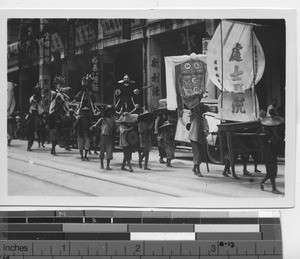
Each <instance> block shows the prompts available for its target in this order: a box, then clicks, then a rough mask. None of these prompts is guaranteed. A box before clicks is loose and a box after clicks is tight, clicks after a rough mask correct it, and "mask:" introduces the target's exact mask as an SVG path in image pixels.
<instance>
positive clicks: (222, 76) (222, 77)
mask: <svg viewBox="0 0 300 259" xmlns="http://www.w3.org/2000/svg"><path fill="white" fill-rule="evenodd" d="M220 25H221V26H220V33H221V68H222V75H221V79H222V96H221V123H222V118H223V116H222V110H223V98H224V95H223V90H224V85H223V81H224V71H223V47H224V46H223V31H222V27H223V25H222V20H221V23H220Z"/></svg>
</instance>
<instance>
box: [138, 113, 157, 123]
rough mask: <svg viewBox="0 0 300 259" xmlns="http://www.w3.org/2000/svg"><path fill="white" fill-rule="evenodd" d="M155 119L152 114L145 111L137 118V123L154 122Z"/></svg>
mask: <svg viewBox="0 0 300 259" xmlns="http://www.w3.org/2000/svg"><path fill="white" fill-rule="evenodd" d="M155 118H156V116H155V114H154V113H153V112H148V111H145V112H143V113H142V114H140V115H139V116H138V120H139V121H154V120H155Z"/></svg>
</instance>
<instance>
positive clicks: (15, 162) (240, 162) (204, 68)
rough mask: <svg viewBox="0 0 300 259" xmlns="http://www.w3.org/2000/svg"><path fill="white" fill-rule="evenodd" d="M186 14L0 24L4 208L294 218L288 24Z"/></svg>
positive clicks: (17, 18) (289, 20)
mask: <svg viewBox="0 0 300 259" xmlns="http://www.w3.org/2000/svg"><path fill="white" fill-rule="evenodd" d="M195 13H196V12H195V11H194V12H192V14H190V13H189V12H187V13H186V14H185V15H182V17H178V15H177V16H176V15H174V18H172V17H171V18H170V17H169V16H165V15H164V14H162V15H161V16H160V17H159V13H156V15H154V16H153V17H152V16H151V15H144V16H141V15H136V14H134V12H133V13H132V16H130V17H128V13H127V14H126V15H124V13H122V12H121V13H120V14H119V16H117V15H116V14H114V15H112V16H109V15H108V14H107V13H105V12H104V13H103V14H102V13H101V12H98V14H96V13H95V12H93V13H92V15H85V17H82V15H84V14H85V13H83V14H81V15H78V16H76V15H75V16H74V15H70V13H68V12H66V13H65V15H64V16H62V15H61V13H60V15H59V17H56V16H55V12H53V13H51V14H52V15H53V16H51V15H49V13H47V14H43V13H42V12H41V13H40V14H39V16H38V15H36V14H38V13H35V15H34V16H33V18H31V17H27V16H28V15H24V16H22V13H18V15H11V16H9V15H8V17H7V18H6V19H2V21H3V22H2V23H3V25H2V27H5V28H6V34H7V38H6V39H7V45H6V46H2V45H1V52H5V54H7V63H6V64H7V66H6V67H5V70H6V71H4V73H2V74H3V76H4V77H5V79H3V80H2V81H3V82H4V81H6V85H7V115H6V117H5V120H3V121H5V123H7V124H6V125H7V127H6V129H7V140H5V142H3V143H6V145H7V149H6V150H7V151H6V158H7V168H6V174H7V175H6V176H5V178H3V179H4V181H2V182H1V186H4V187H5V188H4V189H5V191H6V193H5V195H6V197H7V199H8V200H9V201H11V202H16V203H19V202H20V200H19V199H20V198H22V197H23V198H24V200H25V204H27V203H29V204H30V203H31V202H33V203H34V204H41V205H43V204H49V203H50V204H57V203H58V204H73V202H74V203H76V204H77V203H80V204H84V205H85V204H89V201H93V202H95V203H96V204H99V205H103V204H105V205H107V204H119V202H123V201H125V204H128V203H129V204H131V203H130V202H131V201H138V204H139V205H141V206H143V204H144V205H146V204H151V206H154V207H155V206H177V205H178V204H180V205H181V206H187V207H210V206H216V207H224V206H226V207H229V206H230V207H231V206H234V207H235V206H236V205H234V204H235V203H234V202H235V201H236V204H238V206H245V202H246V203H247V206H252V207H256V206H258V207H259V206H262V204H263V206H274V205H278V206H291V205H292V204H293V197H294V187H293V181H294V175H295V163H296V160H295V150H294V149H295V127H296V126H295V113H296V112H295V102H296V100H295V99H296V97H295V90H294V89H295V87H296V84H295V76H296V75H295V71H296V70H295V68H293V69H291V67H294V66H295V64H296V60H295V59H293V54H292V53H291V52H293V50H294V49H295V48H296V47H295V44H296V43H295V42H293V41H291V39H292V35H293V32H295V29H294V28H293V27H292V25H293V22H295V16H293V15H290V14H291V13H289V11H287V12H278V14H277V13H276V11H273V12H271V15H270V13H268V14H267V13H266V15H264V13H263V12H260V13H259V12H257V13H256V15H253V16H249V15H251V13H250V14H249V13H247V12H244V13H245V16H242V17H241V14H238V15H236V16H235V15H234V14H237V12H233V13H229V12H228V15H227V16H226V15H225V14H226V13H225V14H224V13H223V14H222V15H221V12H217V13H216V15H213V16H212V17H208V15H207V14H205V15H202V16H201V14H203V12H202V13H201V12H200V11H199V16H196V15H195ZM217 14H219V15H217ZM224 15H225V16H224ZM109 17H113V18H109ZM158 17H159V18H158ZM202 17H204V18H202ZM3 37H6V35H3ZM2 41H3V40H2ZM2 74H1V76H2ZM2 117H4V115H2ZM291 169H292V170H291ZM44 199H45V200H46V201H45V202H44ZM47 199H48V202H47ZM49 199H50V200H49ZM169 200H170V202H168V201H169ZM65 201H66V202H65ZM85 201H87V203H85ZM248 201H249V202H248ZM110 202H111V203H110ZM229 202H230V203H229ZM231 202H233V203H231ZM232 204H233V205H232ZM131 205H132V204H131Z"/></svg>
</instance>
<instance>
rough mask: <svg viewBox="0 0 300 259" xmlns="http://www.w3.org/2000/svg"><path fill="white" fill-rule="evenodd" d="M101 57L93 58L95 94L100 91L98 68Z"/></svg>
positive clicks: (93, 87) (93, 86)
mask: <svg viewBox="0 0 300 259" xmlns="http://www.w3.org/2000/svg"><path fill="white" fill-rule="evenodd" d="M98 62H99V57H98V56H93V58H92V78H93V83H92V89H93V91H94V92H98V91H99V68H98Z"/></svg>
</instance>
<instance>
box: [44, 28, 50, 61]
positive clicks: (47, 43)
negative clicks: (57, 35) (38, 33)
mask: <svg viewBox="0 0 300 259" xmlns="http://www.w3.org/2000/svg"><path fill="white" fill-rule="evenodd" d="M43 60H44V64H50V62H51V34H50V33H48V32H46V33H45V35H44V39H43Z"/></svg>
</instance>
